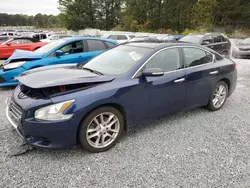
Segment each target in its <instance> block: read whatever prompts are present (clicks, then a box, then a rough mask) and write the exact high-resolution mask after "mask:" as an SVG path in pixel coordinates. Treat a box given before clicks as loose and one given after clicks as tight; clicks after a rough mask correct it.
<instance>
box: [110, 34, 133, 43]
mask: <svg viewBox="0 0 250 188" xmlns="http://www.w3.org/2000/svg"><path fill="white" fill-rule="evenodd" d="M134 37H135V35H132V34H131V35H130V34H129V35H128V34H113V35H109V36H108V37H107V38H108V39H112V40H116V41H117V42H118V44H122V43H125V42H127V41H128V40H130V39H132V38H134Z"/></svg>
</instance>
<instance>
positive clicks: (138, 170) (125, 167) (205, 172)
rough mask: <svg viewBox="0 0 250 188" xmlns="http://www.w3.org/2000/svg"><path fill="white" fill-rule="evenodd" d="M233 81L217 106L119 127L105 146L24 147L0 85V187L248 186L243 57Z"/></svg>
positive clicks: (248, 85)
mask: <svg viewBox="0 0 250 188" xmlns="http://www.w3.org/2000/svg"><path fill="white" fill-rule="evenodd" d="M236 62H237V64H238V77H239V79H238V86H237V89H236V91H235V93H234V94H233V95H232V97H230V98H229V99H228V100H227V103H226V104H225V106H224V108H223V109H222V110H220V111H218V112H209V111H207V110H205V109H203V108H200V109H196V110H192V111H187V112H182V113H179V114H177V115H174V116H171V117H167V118H163V119H160V120H157V121H155V122H152V123H150V124H148V125H145V126H141V127H140V128H137V129H135V130H134V131H132V132H129V133H127V134H126V135H125V136H124V137H123V138H122V140H121V141H120V142H119V143H118V144H117V145H116V146H115V147H114V148H113V149H111V150H110V151H107V152H105V153H99V154H90V153H87V152H84V151H82V150H81V149H79V148H75V149H71V150H52V151H51V150H32V151H30V152H28V153H26V154H23V155H20V156H16V157H9V156H8V154H9V150H10V149H11V148H12V147H13V146H18V145H19V144H20V139H18V137H17V136H16V134H15V133H14V132H13V131H11V128H10V125H9V123H8V121H7V120H6V118H5V116H4V107H5V104H4V99H5V98H6V97H7V96H9V95H10V94H11V88H8V89H0V97H1V100H0V114H1V116H0V122H1V124H0V175H1V178H2V180H1V181H0V187H1V188H2V187H11V188H13V187H29V188H30V187H37V188H38V187H53V188H54V187H60V188H61V187H73V188H74V187H81V188H82V187H114V188H118V187H119V188H120V187H121V188H123V187H150V188H151V187H227V188H229V187H237V188H238V187H250V158H249V156H250V143H249V139H250V116H249V114H250V108H249V107H250V97H249V95H250V82H249V81H248V80H249V78H250V60H236Z"/></svg>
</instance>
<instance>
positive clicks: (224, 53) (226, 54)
mask: <svg viewBox="0 0 250 188" xmlns="http://www.w3.org/2000/svg"><path fill="white" fill-rule="evenodd" d="M221 55H222V56H223V57H228V56H229V53H228V51H226V50H225V51H223V52H221Z"/></svg>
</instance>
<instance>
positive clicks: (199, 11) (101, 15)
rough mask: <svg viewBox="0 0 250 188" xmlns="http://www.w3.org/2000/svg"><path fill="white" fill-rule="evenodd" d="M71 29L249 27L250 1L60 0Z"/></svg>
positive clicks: (138, 29)
mask: <svg viewBox="0 0 250 188" xmlns="http://www.w3.org/2000/svg"><path fill="white" fill-rule="evenodd" d="M59 4H60V10H61V12H62V15H63V16H62V19H63V21H64V24H65V26H66V27H67V28H68V29H73V30H78V29H84V28H87V27H91V28H100V29H106V30H110V29H118V30H127V31H149V32H151V31H154V32H155V31H158V32H161V31H166V30H171V31H175V32H182V31H184V30H186V29H204V30H211V29H213V28H226V29H235V28H243V29H249V28H250V24H249V23H250V22H249V21H250V2H249V0H59Z"/></svg>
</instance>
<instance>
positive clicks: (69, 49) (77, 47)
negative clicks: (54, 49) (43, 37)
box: [59, 41, 83, 55]
mask: <svg viewBox="0 0 250 188" xmlns="http://www.w3.org/2000/svg"><path fill="white" fill-rule="evenodd" d="M59 50H61V51H63V52H64V55H69V54H76V53H82V52H83V41H77V42H72V43H70V44H67V45H66V46H63V47H62V48H60V49H59Z"/></svg>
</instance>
